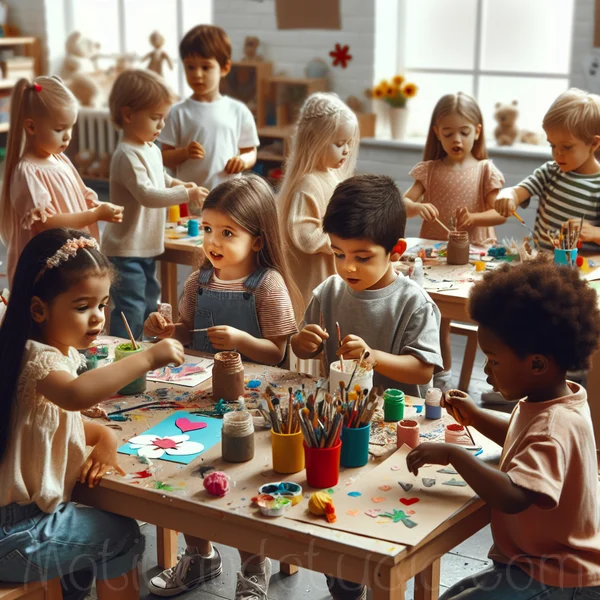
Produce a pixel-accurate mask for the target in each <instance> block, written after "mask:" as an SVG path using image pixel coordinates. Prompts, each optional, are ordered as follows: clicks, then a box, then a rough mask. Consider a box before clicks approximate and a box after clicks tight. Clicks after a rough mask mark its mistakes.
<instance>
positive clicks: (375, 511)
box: [365, 508, 381, 518]
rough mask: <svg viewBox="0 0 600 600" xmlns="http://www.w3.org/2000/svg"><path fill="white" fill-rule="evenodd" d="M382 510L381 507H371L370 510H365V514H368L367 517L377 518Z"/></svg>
mask: <svg viewBox="0 0 600 600" xmlns="http://www.w3.org/2000/svg"><path fill="white" fill-rule="evenodd" d="M380 512H381V509H380V508H370V509H369V510H365V515H367V517H372V518H375V517H377V516H379V513H380Z"/></svg>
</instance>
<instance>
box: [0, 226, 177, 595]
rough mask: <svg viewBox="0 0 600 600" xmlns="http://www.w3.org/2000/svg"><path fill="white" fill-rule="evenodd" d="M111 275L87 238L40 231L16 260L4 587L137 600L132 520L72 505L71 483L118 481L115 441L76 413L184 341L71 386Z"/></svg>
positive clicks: (2, 457)
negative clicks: (38, 585)
mask: <svg viewBox="0 0 600 600" xmlns="http://www.w3.org/2000/svg"><path fill="white" fill-rule="evenodd" d="M112 274H113V268H112V266H111V264H110V262H109V260H108V259H107V258H106V257H105V256H104V255H103V254H101V253H100V251H99V250H98V243H97V242H96V240H95V239H94V238H92V237H91V236H90V235H89V234H86V233H85V232H83V231H78V230H75V229H60V228H56V229H49V230H47V231H43V232H41V233H39V234H38V235H36V236H35V237H34V238H33V239H31V240H30V241H29V243H28V244H27V245H26V246H25V248H24V249H23V251H22V253H21V256H20V258H19V262H18V263H17V268H16V271H15V277H14V287H13V289H12V290H11V295H10V300H9V302H8V307H7V310H6V315H5V317H4V321H3V323H2V327H1V328H0V360H1V361H2V370H1V371H0V389H2V394H3V402H2V404H1V405H0V481H1V482H2V485H0V581H2V582H11V583H12V582H15V583H25V582H29V581H44V580H49V579H56V578H58V577H61V578H62V583H63V590H64V593H63V597H64V598H65V600H74V599H75V598H77V599H79V598H81V597H82V594H83V595H85V591H86V587H87V586H89V585H91V580H92V578H93V577H96V588H97V592H98V599H99V600H109V599H110V600H134V599H137V598H139V581H138V579H139V578H138V573H137V563H138V561H139V560H140V558H141V555H142V553H143V551H144V537H143V536H142V534H141V533H140V530H139V527H138V525H137V523H136V522H135V520H134V519H129V518H127V517H121V516H118V515H115V514H111V513H108V512H105V511H103V510H98V509H95V508H90V507H84V506H77V505H75V504H74V503H73V502H71V501H70V497H71V491H72V489H73V486H74V485H75V483H76V482H77V481H80V482H81V483H86V484H87V485H88V486H89V487H93V486H96V485H98V483H99V482H100V480H101V479H102V476H103V475H104V474H105V473H106V472H107V470H108V469H113V470H116V471H117V472H119V473H120V474H121V475H125V473H124V472H123V470H122V469H121V468H120V467H119V465H118V464H117V446H118V440H117V437H116V436H115V434H114V433H113V432H112V431H111V430H110V429H107V428H106V427H104V426H103V425H99V424H98V423H94V422H91V421H84V420H83V419H82V417H81V412H80V411H82V410H83V409H85V408H89V407H91V406H93V405H94V404H96V403H97V402H100V401H101V400H105V399H106V398H108V397H109V396H111V395H112V394H114V393H116V391H117V390H118V389H120V388H121V387H123V385H125V384H127V383H128V382H130V381H131V379H132V378H135V377H139V376H141V375H143V374H144V373H145V372H147V371H148V368H149V367H150V368H158V367H160V366H164V365H166V364H169V363H170V362H175V363H176V364H181V363H182V362H183V358H184V353H183V347H182V346H181V344H180V343H179V342H177V341H176V340H164V341H162V342H160V343H159V344H156V345H155V346H153V347H152V348H151V349H150V350H147V351H145V352H139V353H137V354H135V355H134V356H131V357H129V358H126V359H123V360H121V361H118V362H115V363H113V364H110V365H108V366H106V367H102V368H100V369H93V370H91V371H88V372H87V373H84V374H83V375H81V376H79V377H78V376H77V370H78V368H79V367H80V366H81V357H80V355H79V353H78V352H77V350H75V348H86V347H88V346H89V345H90V344H91V343H92V342H93V341H94V339H95V338H96V336H97V335H98V334H99V333H100V332H101V331H102V328H103V327H104V322H105V318H104V309H105V308H106V305H107V303H108V296H109V290H110V284H111V279H112ZM151 365H152V366H151ZM86 446H93V450H92V451H91V453H89V454H88V451H87V450H86ZM86 456H87V458H86ZM84 581H86V583H85V584H84V583H83V582H84Z"/></svg>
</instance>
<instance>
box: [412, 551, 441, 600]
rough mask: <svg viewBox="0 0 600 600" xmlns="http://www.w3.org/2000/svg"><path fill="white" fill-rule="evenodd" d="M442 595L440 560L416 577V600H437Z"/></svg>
mask: <svg viewBox="0 0 600 600" xmlns="http://www.w3.org/2000/svg"><path fill="white" fill-rule="evenodd" d="M439 595H440V559H438V560H435V561H433V562H432V563H431V564H430V565H429V566H428V567H427V568H426V569H423V570H422V571H421V572H420V573H417V575H416V576H415V600H437V599H438V598H439Z"/></svg>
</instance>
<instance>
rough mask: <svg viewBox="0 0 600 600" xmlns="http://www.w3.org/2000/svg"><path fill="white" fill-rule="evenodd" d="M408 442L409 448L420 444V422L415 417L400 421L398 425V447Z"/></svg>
mask: <svg viewBox="0 0 600 600" xmlns="http://www.w3.org/2000/svg"><path fill="white" fill-rule="evenodd" d="M402 444H406V445H407V446H408V447H409V448H415V447H416V446H418V444H419V423H418V422H417V421H413V419H403V420H402V421H398V426H397V427H396V445H397V446H398V448H400V447H401V446H402Z"/></svg>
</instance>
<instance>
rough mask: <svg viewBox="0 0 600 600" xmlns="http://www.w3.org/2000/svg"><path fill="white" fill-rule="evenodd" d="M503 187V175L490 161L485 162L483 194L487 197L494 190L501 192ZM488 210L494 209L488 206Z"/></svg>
mask: <svg viewBox="0 0 600 600" xmlns="http://www.w3.org/2000/svg"><path fill="white" fill-rule="evenodd" d="M503 187H504V175H502V173H501V172H500V171H499V170H498V169H497V168H496V166H495V165H494V163H493V162H492V161H491V160H488V161H487V169H486V172H485V173H484V180H483V194H484V197H485V198H487V195H488V194H489V193H490V192H493V191H494V190H501V189H502V188H503ZM489 208H494V207H493V206H490V207H489Z"/></svg>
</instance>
